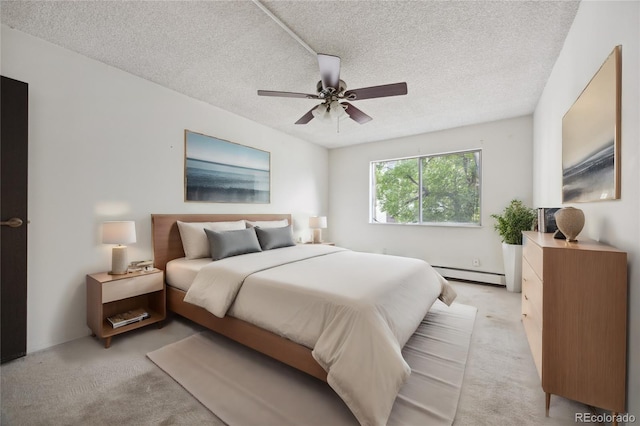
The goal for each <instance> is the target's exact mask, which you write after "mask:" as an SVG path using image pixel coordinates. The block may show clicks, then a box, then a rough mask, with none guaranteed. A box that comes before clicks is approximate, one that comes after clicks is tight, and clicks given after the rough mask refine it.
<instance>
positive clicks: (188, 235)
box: [178, 220, 246, 259]
mask: <svg viewBox="0 0 640 426" xmlns="http://www.w3.org/2000/svg"><path fill="white" fill-rule="evenodd" d="M205 228H207V229H211V230H212V231H234V230H239V229H246V225H245V223H244V220H238V221H235V222H180V221H178V230H179V231H180V238H181V239H182V248H183V249H184V255H185V257H186V258H187V259H200V258H203V257H211V249H210V248H209V240H208V239H207V234H205V232H204V229H205Z"/></svg>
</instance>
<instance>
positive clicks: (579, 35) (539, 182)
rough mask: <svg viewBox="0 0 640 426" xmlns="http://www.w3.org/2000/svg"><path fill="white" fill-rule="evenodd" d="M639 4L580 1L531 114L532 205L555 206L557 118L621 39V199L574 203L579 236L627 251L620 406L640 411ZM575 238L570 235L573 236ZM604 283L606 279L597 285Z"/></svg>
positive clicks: (559, 179) (559, 197)
mask: <svg viewBox="0 0 640 426" xmlns="http://www.w3.org/2000/svg"><path fill="white" fill-rule="evenodd" d="M639 27H640V2H637V1H634V2H592V1H583V2H581V3H580V8H579V9H578V13H577V15H576V18H575V21H574V23H573V26H572V27H571V30H570V31H569V34H568V35H567V39H566V41H565V44H564V47H563V49H562V52H561V53H560V56H559V57H558V60H557V62H556V64H555V67H554V69H553V72H552V74H551V76H550V78H549V81H548V82H547V85H546V87H545V89H544V92H543V94H542V97H541V98H540V101H539V103H538V106H537V108H536V110H535V114H534V203H535V204H537V205H541V204H546V205H555V206H559V205H561V204H562V163H561V162H562V116H563V115H564V114H565V112H566V111H567V109H569V107H570V106H571V105H572V104H573V102H574V101H575V100H576V98H577V97H578V96H579V95H580V93H581V92H582V90H583V89H584V87H585V86H586V85H587V83H588V82H589V81H590V80H591V78H592V77H593V75H594V74H595V73H596V72H597V71H598V69H599V68H600V66H601V65H602V63H603V62H604V60H605V59H606V58H607V57H608V55H609V54H610V53H611V51H612V50H613V48H614V47H615V46H616V45H619V44H620V45H622V129H621V132H622V149H621V152H622V198H621V199H620V200H618V201H602V202H593V203H581V204H576V205H574V206H575V207H578V208H580V209H582V210H583V211H584V213H585V217H586V222H585V228H584V230H583V231H582V233H581V234H580V236H584V237H590V238H594V239H597V240H600V241H603V242H605V243H608V244H611V245H613V246H616V247H618V248H619V249H622V250H626V251H627V252H628V262H629V270H628V272H629V328H628V333H629V339H628V344H629V350H628V376H627V377H628V380H627V386H628V394H627V401H628V404H627V408H628V411H629V412H630V413H631V414H634V415H635V416H636V418H637V417H638V416H640V287H638V285H639V284H640V243H639V241H640V219H639V218H640V209H639V202H640V190H639V189H638V188H640V185H638V182H639V181H640V167H639V164H638V155H639V154H640V107H639V103H640V66H639V62H640V59H639V58H640V32H639V30H638V28H639ZM580 236H579V237H578V238H580ZM603 285H606V283H603Z"/></svg>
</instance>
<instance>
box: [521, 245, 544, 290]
mask: <svg viewBox="0 0 640 426" xmlns="http://www.w3.org/2000/svg"><path fill="white" fill-rule="evenodd" d="M522 257H523V258H524V259H526V261H527V262H529V265H530V266H531V269H533V272H535V274H536V275H537V276H538V278H540V280H542V247H540V246H539V245H537V244H535V243H533V242H531V240H529V239H528V238H527V237H525V238H523V239H522Z"/></svg>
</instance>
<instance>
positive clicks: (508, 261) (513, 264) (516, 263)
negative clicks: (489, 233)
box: [502, 243, 522, 293]
mask: <svg viewBox="0 0 640 426" xmlns="http://www.w3.org/2000/svg"><path fill="white" fill-rule="evenodd" d="M502 259H503V261H504V277H505V280H506V282H507V291H511V292H514V293H520V292H521V291H522V246H521V245H520V244H506V243H502Z"/></svg>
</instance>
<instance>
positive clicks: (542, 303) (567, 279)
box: [522, 232, 627, 415]
mask: <svg viewBox="0 0 640 426" xmlns="http://www.w3.org/2000/svg"><path fill="white" fill-rule="evenodd" d="M523 235H524V238H523V249H522V253H523V254H522V323H523V325H524V329H525V332H526V334H527V339H528V341H529V346H530V348H531V352H532V354H533V359H534V361H535V364H536V368H537V369H538V374H539V375H540V379H541V380H542V389H543V390H544V392H545V393H546V414H547V415H549V403H550V398H551V395H552V394H555V395H560V396H563V397H565V398H569V399H572V400H575V401H579V402H582V403H584V404H587V405H591V406H594V407H599V408H602V409H606V410H610V411H612V412H613V413H614V414H616V413H623V412H624V411H625V387H626V352H627V254H626V253H625V252H622V251H620V250H617V249H615V248H613V247H610V246H607V245H605V244H600V243H598V242H596V241H593V240H588V239H586V238H585V239H579V241H578V242H575V243H568V242H566V241H564V240H558V239H554V238H553V234H544V233H539V232H524V233H523Z"/></svg>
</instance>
